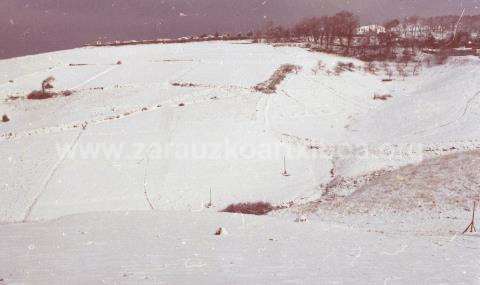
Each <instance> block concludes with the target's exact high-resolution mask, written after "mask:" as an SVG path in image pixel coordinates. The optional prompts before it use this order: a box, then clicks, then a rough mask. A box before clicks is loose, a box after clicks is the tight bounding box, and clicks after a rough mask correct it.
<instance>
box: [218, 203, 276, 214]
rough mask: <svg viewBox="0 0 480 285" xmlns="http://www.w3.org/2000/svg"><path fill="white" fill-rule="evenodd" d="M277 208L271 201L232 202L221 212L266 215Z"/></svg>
mask: <svg viewBox="0 0 480 285" xmlns="http://www.w3.org/2000/svg"><path fill="white" fill-rule="evenodd" d="M275 209H276V208H275V207H274V206H272V205H271V204H270V203H266V202H255V203H239V204H231V205H230V206H228V207H227V208H225V209H224V210H222V211H221V212H226V213H237V214H247V215H257V216H261V215H266V214H268V213H270V212H271V211H273V210H275Z"/></svg>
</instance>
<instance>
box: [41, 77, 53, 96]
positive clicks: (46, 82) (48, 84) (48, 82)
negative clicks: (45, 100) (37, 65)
mask: <svg viewBox="0 0 480 285" xmlns="http://www.w3.org/2000/svg"><path fill="white" fill-rule="evenodd" d="M54 81H55V78H54V77H53V76H49V77H47V79H45V80H43V82H42V93H44V94H45V93H46V90H48V89H53V82H54Z"/></svg>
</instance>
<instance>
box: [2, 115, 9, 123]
mask: <svg viewBox="0 0 480 285" xmlns="http://www.w3.org/2000/svg"><path fill="white" fill-rule="evenodd" d="M8 121H10V119H9V118H8V116H7V115H3V116H2V123H6V122H8Z"/></svg>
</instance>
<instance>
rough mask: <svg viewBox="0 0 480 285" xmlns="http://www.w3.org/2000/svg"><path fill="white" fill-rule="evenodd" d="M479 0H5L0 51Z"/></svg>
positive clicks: (448, 9) (396, 13) (456, 10)
mask: <svg viewBox="0 0 480 285" xmlns="http://www.w3.org/2000/svg"><path fill="white" fill-rule="evenodd" d="M479 7H480V0H349V1H347V0H0V58H8V57H14V56H21V55H26V54H33V53H39V52H46V51H52V50H59V49H67V48H73V47H77V46H80V45H82V44H84V43H87V42H93V41H95V40H96V39H97V38H99V37H104V38H107V39H109V40H114V39H118V40H127V39H137V40H140V39H151V38H160V37H177V36H183V35H190V34H199V33H213V32H215V31H218V32H226V31H229V32H243V31H248V30H251V29H255V28H257V27H258V26H259V25H261V24H262V23H263V22H264V21H265V19H273V20H274V21H276V22H278V23H282V24H289V23H292V22H294V21H296V20H298V19H299V18H302V17H306V16H312V15H324V14H331V13H335V12H337V11H340V10H342V9H347V10H350V11H352V12H355V13H357V14H358V15H360V17H361V19H362V22H365V23H366V22H373V21H383V20H385V19H391V18H397V17H404V16H407V15H413V14H416V15H420V16H429V15H439V14H460V13H461V11H462V10H463V9H466V12H467V13H469V14H480V8H479Z"/></svg>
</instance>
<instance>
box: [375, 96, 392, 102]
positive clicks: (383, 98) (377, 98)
mask: <svg viewBox="0 0 480 285" xmlns="http://www.w3.org/2000/svg"><path fill="white" fill-rule="evenodd" d="M392 97H393V96H392V95H390V94H385V95H379V94H375V95H373V100H381V101H387V100H388V99H390V98H392Z"/></svg>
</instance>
